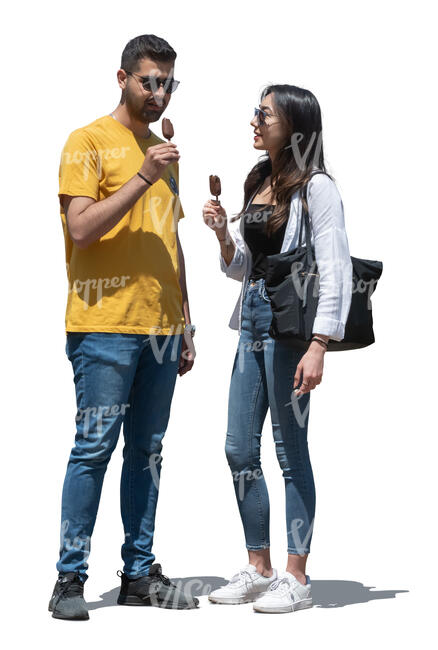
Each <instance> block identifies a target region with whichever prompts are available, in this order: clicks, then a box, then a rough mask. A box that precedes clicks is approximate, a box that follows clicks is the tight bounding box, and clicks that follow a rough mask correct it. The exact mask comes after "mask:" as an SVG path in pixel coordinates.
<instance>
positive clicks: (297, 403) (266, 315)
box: [225, 278, 315, 554]
mask: <svg viewBox="0 0 438 650" xmlns="http://www.w3.org/2000/svg"><path fill="white" fill-rule="evenodd" d="M271 319H272V312H271V306H270V301H269V297H268V296H267V294H266V289H265V286H264V279H263V278H261V279H259V280H257V281H255V282H253V283H251V282H250V283H248V285H247V288H246V291H245V295H244V298H243V311H242V328H241V334H240V337H239V342H238V348H237V352H236V356H235V359H234V365H233V371H232V376H231V383H230V391H229V400H228V429H227V436H226V445H225V451H226V456H227V460H228V464H229V466H230V469H231V472H232V476H233V481H234V489H235V493H236V498H237V503H238V507H239V511H240V516H241V519H242V523H243V528H244V533H245V540H246V547H247V548H248V549H251V550H259V549H263V548H268V547H269V545H270V538H269V497H268V491H267V488H266V483H265V479H264V476H263V472H262V469H261V465H260V442H261V434H262V428H263V424H264V421H265V418H266V413H267V411H268V408H269V409H270V412H271V421H272V429H273V435H274V442H275V449H276V452H277V458H278V461H279V464H280V467H281V469H282V471H283V477H284V482H285V489H286V527H287V551H288V553H291V554H305V553H309V552H310V543H311V539H312V530H313V521H314V515H315V485H314V480H313V472H312V466H311V463H310V458H309V450H308V446H307V426H308V420H309V407H310V393H305V394H304V395H302V396H301V397H299V398H297V397H295V396H294V395H293V393H292V391H293V382H294V375H295V372H296V369H297V365H298V363H299V361H300V359H301V357H302V356H303V354H304V353H303V351H298V350H296V349H294V348H292V347H290V345H288V344H287V343H285V342H282V341H279V340H274V339H273V338H271V337H270V336H269V333H268V330H269V325H270V323H271Z"/></svg>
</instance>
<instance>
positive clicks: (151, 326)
mask: <svg viewBox="0 0 438 650" xmlns="http://www.w3.org/2000/svg"><path fill="white" fill-rule="evenodd" d="M160 142H165V141H164V140H162V139H161V138H159V137H158V136H156V135H155V133H152V131H151V133H150V136H149V137H148V138H138V137H136V136H135V135H134V133H133V132H132V131H131V129H128V128H127V127H126V126H124V125H123V124H121V123H120V122H119V121H117V120H116V119H115V118H113V117H112V116H111V115H104V116H103V117H100V118H98V119H97V120H95V121H94V122H91V123H90V124H88V125H87V126H84V127H82V128H79V129H76V130H75V131H73V132H72V133H71V134H70V136H69V137H68V139H67V142H66V144H65V145H64V149H63V151H62V154H61V163H60V166H59V193H58V196H60V195H61V194H68V195H71V196H90V197H92V198H93V199H95V200H96V201H101V200H102V199H106V198H107V197H108V196H111V195H112V194H114V192H117V190H118V189H120V187H121V186H122V185H123V184H124V183H126V182H127V181H128V180H129V179H130V178H132V177H133V176H134V175H135V174H136V173H137V172H138V171H139V170H140V167H141V165H142V163H143V161H144V157H145V154H146V150H147V148H148V147H150V146H153V145H156V144H159V143H160ZM178 194H179V169H178V163H172V164H171V165H168V166H167V167H166V169H165V171H164V173H163V176H162V177H161V178H160V179H159V180H158V181H157V182H156V183H154V184H153V185H152V186H148V189H147V190H146V192H145V193H144V194H143V195H142V196H141V197H140V198H139V199H138V201H137V202H136V203H135V204H134V205H133V207H132V208H131V209H130V210H129V212H127V213H126V214H125V215H124V216H123V217H122V218H121V219H120V221H119V222H118V223H117V224H116V225H115V226H114V227H113V228H112V229H111V230H109V231H108V232H107V233H105V235H103V236H102V237H100V239H98V240H97V241H95V242H94V243H93V244H90V246H88V247H87V248H85V249H84V248H83V249H81V248H78V246H76V245H75V244H74V243H73V241H72V239H71V237H70V235H69V232H68V229H67V223H66V218H65V214H64V212H63V209H62V206H60V211H61V219H62V227H63V231H64V239H65V256H66V266H67V277H68V299H67V309H66V314H65V331H66V333H67V332H122V333H133V334H179V333H181V332H182V330H183V327H184V324H185V321H184V316H183V313H182V293H181V288H180V285H179V280H178V278H179V271H180V269H179V264H178V250H177V242H176V231H177V227H178V226H177V224H178V221H179V219H181V218H182V217H184V212H183V209H182V206H181V202H180V199H179V196H178Z"/></svg>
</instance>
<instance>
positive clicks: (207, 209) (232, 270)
mask: <svg viewBox="0 0 438 650" xmlns="http://www.w3.org/2000/svg"><path fill="white" fill-rule="evenodd" d="M202 214H203V217H204V222H205V223H206V224H207V226H208V227H209V228H211V229H212V230H214V232H215V234H216V238H217V239H218V241H219V247H220V253H219V261H220V267H221V271H223V272H224V273H225V275H226V276H227V277H229V278H233V280H238V281H239V282H242V281H243V278H244V277H245V268H246V262H247V254H246V251H245V242H244V241H243V239H242V236H241V234H240V221H233V222H231V224H230V225H229V226H228V220H227V213H226V212H225V210H224V208H223V207H222V206H221V205H220V203H218V202H217V201H212V200H210V201H207V202H206V203H204V207H203V210H202Z"/></svg>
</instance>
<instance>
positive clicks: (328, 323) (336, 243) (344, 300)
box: [308, 174, 353, 341]
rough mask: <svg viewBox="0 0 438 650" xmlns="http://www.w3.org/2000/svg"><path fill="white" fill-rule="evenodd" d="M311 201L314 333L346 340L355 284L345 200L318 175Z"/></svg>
mask: <svg viewBox="0 0 438 650" xmlns="http://www.w3.org/2000/svg"><path fill="white" fill-rule="evenodd" d="M308 202H309V214H310V219H311V226H312V230H313V237H314V246H315V259H316V264H317V266H318V273H319V296H318V308H317V312H316V316H315V320H314V323H313V334H322V335H325V336H326V337H329V338H331V339H334V340H335V341H342V339H343V338H344V334H345V324H346V322H347V318H348V312H349V310H350V305H351V294H352V283H353V265H352V263H351V258H350V251H349V246H348V238H347V233H346V231H345V220H344V208H343V204H342V199H341V196H340V194H339V191H338V189H337V187H336V184H335V183H334V181H332V180H331V178H329V177H328V176H326V175H325V174H317V175H315V176H314V177H313V178H312V179H311V180H310V182H309V191H308Z"/></svg>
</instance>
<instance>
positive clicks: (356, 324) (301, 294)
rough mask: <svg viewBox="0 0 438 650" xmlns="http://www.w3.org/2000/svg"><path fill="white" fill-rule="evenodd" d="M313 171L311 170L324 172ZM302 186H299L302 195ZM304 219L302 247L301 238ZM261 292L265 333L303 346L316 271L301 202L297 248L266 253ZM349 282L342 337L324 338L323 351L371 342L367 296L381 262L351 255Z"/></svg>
mask: <svg viewBox="0 0 438 650" xmlns="http://www.w3.org/2000/svg"><path fill="white" fill-rule="evenodd" d="M324 173H325V172H323V171H316V172H314V173H313V174H312V176H314V175H315V174H324ZM306 189H307V183H306V185H305V186H304V187H303V188H301V196H303V195H304V191H306ZM303 223H304V227H305V235H306V245H305V246H304V245H303V242H302V231H303ZM266 259H267V263H268V267H267V272H266V278H265V288H266V293H267V295H268V297H269V299H270V300H271V309H272V322H271V326H270V328H269V335H270V336H271V337H272V338H274V339H281V340H282V341H285V342H287V343H288V344H290V345H291V346H292V347H295V348H298V349H304V350H307V348H308V347H309V345H310V339H311V338H312V332H313V322H314V320H315V316H316V311H317V307H318V293H319V273H318V268H317V264H316V260H315V248H314V246H312V245H311V239H310V220H309V213H308V211H307V210H306V209H305V208H304V204H303V206H302V217H301V223H300V234H299V238H298V246H297V247H296V248H294V249H293V250H291V251H286V252H284V253H277V254H276V255H268V256H267V258H266ZM351 262H352V265H353V286H352V297H351V306H350V311H349V314H348V319H347V322H346V324H345V335H344V338H343V339H342V341H335V340H333V339H329V341H328V347H327V351H328V352H330V351H335V350H355V349H357V348H364V347H366V346H368V345H371V344H372V343H374V341H375V339H374V332H373V316H372V310H371V296H372V294H373V293H374V291H375V288H376V285H377V281H378V280H379V278H380V276H381V274H382V270H383V264H382V262H377V261H374V260H364V259H359V258H358V257H351Z"/></svg>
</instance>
